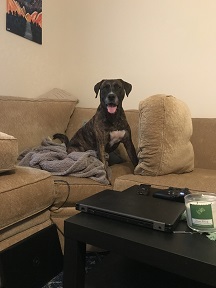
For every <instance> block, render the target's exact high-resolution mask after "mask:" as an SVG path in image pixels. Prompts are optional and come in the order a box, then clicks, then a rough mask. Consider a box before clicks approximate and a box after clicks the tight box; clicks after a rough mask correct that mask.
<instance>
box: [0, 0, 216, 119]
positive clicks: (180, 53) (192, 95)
mask: <svg viewBox="0 0 216 288" xmlns="http://www.w3.org/2000/svg"><path fill="white" fill-rule="evenodd" d="M215 11H216V1H215V0H206V1H203V0H127V1H125V0H89V1H86V0H63V1H61V2H60V1H57V0H46V1H43V45H42V46H41V45H38V44H35V43H33V42H31V41H28V40H25V39H23V38H21V37H18V36H16V35H13V34H11V33H9V32H7V31H6V30H5V1H4V0H3V1H0V37H1V38H0V42H1V44H0V66H1V70H0V76H1V80H0V81H1V84H0V94H1V95H20V96H29V97H34V96H37V95H39V94H41V93H43V92H45V91H47V90H49V89H51V88H53V87H59V88H63V89H66V90H68V91H69V92H71V93H72V94H73V95H75V96H76V97H77V98H78V99H79V100H80V103H79V105H80V106H86V107H96V106H97V105H98V99H95V98H94V92H93V86H94V84H96V83H97V82H98V81H100V80H101V79H104V78H122V79H124V80H125V81H128V82H130V83H131V84H132V85H133V90H132V93H131V94H130V95H129V97H128V98H127V99H125V101H124V107H125V108H126V109H129V108H137V107H138V104H139V102H140V101H141V100H142V99H144V98H146V97H148V96H150V95H153V94H156V93H165V94H172V95H174V96H176V97H177V98H179V99H182V100H183V101H184V102H186V103H187V104H188V106H189V108H190V110H191V113H192V116H193V117H216V111H215V110H216V109H215V106H216V105H215V104H216V100H215V99H216V97H215V94H216V93H215V91H216V88H215V87H216V84H215V83H216V81H215V75H216V17H215Z"/></svg>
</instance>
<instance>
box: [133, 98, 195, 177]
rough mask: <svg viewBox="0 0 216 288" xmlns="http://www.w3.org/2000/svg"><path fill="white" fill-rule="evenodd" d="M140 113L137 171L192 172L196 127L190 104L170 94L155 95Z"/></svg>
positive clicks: (145, 172) (158, 172) (146, 173)
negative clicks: (193, 124) (193, 126)
mask: <svg viewBox="0 0 216 288" xmlns="http://www.w3.org/2000/svg"><path fill="white" fill-rule="evenodd" d="M139 113H140V115H139V144H138V158H139V164H138V165H137V167H136V168H135V171H134V173H135V174H141V175H150V176H158V175H165V174H170V173H184V172H190V171H192V170H193V168H194V151H193V146H192V144H191V142H190V137H191V135H192V130H193V129H192V120H191V115H190V111H189V109H188V107H187V105H186V104H185V103H183V102H182V101H180V100H178V99H177V98H175V97H173V96H170V95H154V96H151V97H148V98H147V99H145V100H144V101H141V102H140V104H139Z"/></svg>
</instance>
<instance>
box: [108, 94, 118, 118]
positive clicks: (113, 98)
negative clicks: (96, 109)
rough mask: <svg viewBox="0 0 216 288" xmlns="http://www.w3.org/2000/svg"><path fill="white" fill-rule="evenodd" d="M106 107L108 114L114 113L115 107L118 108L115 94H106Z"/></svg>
mask: <svg viewBox="0 0 216 288" xmlns="http://www.w3.org/2000/svg"><path fill="white" fill-rule="evenodd" d="M106 107H107V111H108V112H109V113H110V114H114V113H116V111H117V108H118V97H117V96H116V95H115V94H113V93H110V94H109V95H108V96H107V99H106Z"/></svg>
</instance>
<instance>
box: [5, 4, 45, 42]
mask: <svg viewBox="0 0 216 288" xmlns="http://www.w3.org/2000/svg"><path fill="white" fill-rule="evenodd" d="M6 1H7V12H6V29H7V31H10V32H12V33H14V34H16V35H19V36H22V37H24V38H26V39H28V40H31V41H34V42H36V43H38V44H42V0H6Z"/></svg>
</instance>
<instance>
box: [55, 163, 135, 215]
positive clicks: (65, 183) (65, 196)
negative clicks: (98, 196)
mask: <svg viewBox="0 0 216 288" xmlns="http://www.w3.org/2000/svg"><path fill="white" fill-rule="evenodd" d="M110 170H111V175H112V183H111V185H103V184H101V183H99V182H97V181H94V180H92V179H89V178H78V177H73V176H64V177H61V176H53V177H54V180H55V203H54V206H53V208H52V211H55V210H56V209H59V207H62V206H63V207H64V208H66V207H74V206H75V203H76V202H78V201H80V200H82V199H84V198H86V197H89V196H91V195H93V194H95V193H97V192H100V191H102V190H104V189H112V185H113V184H114V181H115V179H116V178H117V177H119V176H122V175H126V174H130V173H132V172H133V166H132V164H131V163H129V162H125V163H122V164H115V165H113V166H111V167H110Z"/></svg>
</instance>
